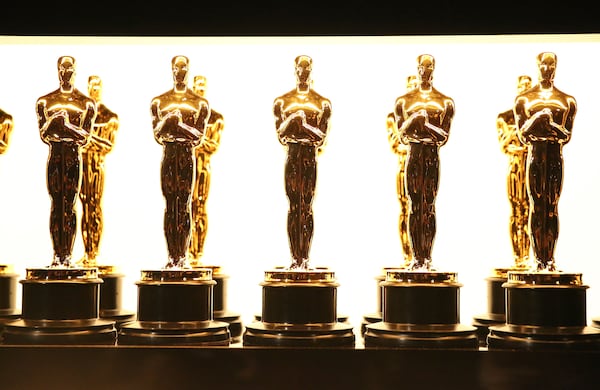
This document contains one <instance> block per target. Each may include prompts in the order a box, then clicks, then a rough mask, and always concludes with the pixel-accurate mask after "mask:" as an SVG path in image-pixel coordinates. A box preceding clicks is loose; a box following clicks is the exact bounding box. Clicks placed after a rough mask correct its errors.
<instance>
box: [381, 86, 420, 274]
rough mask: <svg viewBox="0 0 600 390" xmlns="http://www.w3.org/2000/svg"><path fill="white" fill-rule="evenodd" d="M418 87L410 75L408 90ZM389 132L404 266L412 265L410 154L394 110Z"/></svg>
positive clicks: (390, 115)
mask: <svg viewBox="0 0 600 390" xmlns="http://www.w3.org/2000/svg"><path fill="white" fill-rule="evenodd" d="M416 87H417V76H412V75H411V76H408V78H407V80H406V91H407V92H410V91H412V90H414V89H415V88H416ZM386 125H387V134H388V140H389V142H390V146H391V148H392V151H393V152H394V153H395V154H396V155H398V174H397V177H396V189H397V193H398V201H399V203H400V217H399V223H398V228H399V232H400V243H401V245H402V255H403V257H404V264H403V266H405V267H407V266H409V265H410V262H411V260H412V251H411V248H410V238H409V235H408V210H409V207H408V194H407V193H406V187H405V185H404V182H405V176H406V156H407V155H408V145H407V144H406V143H404V142H403V139H402V137H400V135H399V134H398V127H397V126H396V125H397V123H396V117H395V116H394V113H393V112H390V113H389V114H388V116H387V121H386Z"/></svg>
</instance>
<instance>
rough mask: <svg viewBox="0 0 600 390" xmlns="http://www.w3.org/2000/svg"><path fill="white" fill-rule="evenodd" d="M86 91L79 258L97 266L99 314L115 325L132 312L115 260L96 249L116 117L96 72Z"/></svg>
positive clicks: (101, 227) (99, 236) (84, 264)
mask: <svg viewBox="0 0 600 390" xmlns="http://www.w3.org/2000/svg"><path fill="white" fill-rule="evenodd" d="M88 95H89V96H90V97H91V98H92V99H94V101H95V102H96V107H97V115H96V119H95V120H94V124H93V125H92V131H91V135H90V141H89V142H88V144H87V145H85V146H84V147H83V149H82V163H83V164H82V181H81V190H80V191H79V199H80V201H81V210H82V215H81V236H82V238H83V246H84V250H85V254H84V256H83V257H82V258H81V260H80V261H79V263H78V264H79V265H81V266H83V267H96V268H98V272H99V277H100V278H101V279H102V281H103V283H102V284H101V285H100V318H103V319H107V320H113V321H115V323H116V326H117V328H118V327H119V326H120V325H121V324H122V323H124V322H127V321H132V320H134V317H135V315H134V313H133V312H131V311H128V310H124V309H123V308H122V304H121V301H122V285H123V277H124V275H123V274H122V273H120V272H119V271H118V267H117V266H116V265H114V264H99V263H98V251H99V247H100V240H101V238H102V232H103V227H104V222H103V221H104V212H103V209H102V195H103V193H104V177H105V166H104V161H105V158H106V155H107V154H108V153H110V152H111V151H112V149H113V145H114V142H115V136H116V132H117V130H118V129H119V117H118V115H117V114H115V113H114V112H113V111H111V110H110V109H108V107H106V106H105V105H104V103H103V102H102V79H101V78H100V77H98V76H96V75H92V76H90V77H89V78H88Z"/></svg>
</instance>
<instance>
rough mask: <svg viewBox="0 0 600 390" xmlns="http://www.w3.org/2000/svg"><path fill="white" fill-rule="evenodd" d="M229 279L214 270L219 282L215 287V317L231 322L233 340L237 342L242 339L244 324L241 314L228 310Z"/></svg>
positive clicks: (214, 277) (216, 319) (218, 319)
mask: <svg viewBox="0 0 600 390" xmlns="http://www.w3.org/2000/svg"><path fill="white" fill-rule="evenodd" d="M227 279H229V277H228V276H227V275H225V274H223V273H221V272H218V273H214V271H213V280H214V281H215V282H217V284H215V285H214V287H213V319H214V320H215V321H221V322H226V323H228V324H229V333H230V334H231V341H232V342H234V343H236V342H239V341H241V339H242V332H243V326H242V320H241V317H240V314H239V313H234V312H231V311H229V310H227V291H228V288H227V285H228V283H227Z"/></svg>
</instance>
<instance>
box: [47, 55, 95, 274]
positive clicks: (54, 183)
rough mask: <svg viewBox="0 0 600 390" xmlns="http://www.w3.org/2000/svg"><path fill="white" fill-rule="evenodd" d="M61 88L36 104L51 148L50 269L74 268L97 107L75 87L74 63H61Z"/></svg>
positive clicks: (69, 60)
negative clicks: (84, 158)
mask: <svg viewBox="0 0 600 390" xmlns="http://www.w3.org/2000/svg"><path fill="white" fill-rule="evenodd" d="M58 79H59V83H60V87H59V88H58V89H57V90H55V91H53V92H50V93H49V94H47V95H44V96H42V97H40V98H39V99H38V100H37V105H36V108H37V117H38V124H39V129H40V137H41V138H42V141H44V142H45V143H46V144H48V146H49V147H50V155H49V157H48V167H47V173H48V176H47V185H48V192H49V194H50V198H51V201H52V206H51V211H50V233H51V236H52V245H53V248H54V257H53V260H52V264H51V267H71V266H73V265H74V264H72V263H71V255H72V251H73V244H74V242H75V234H76V228H77V216H76V213H75V201H76V198H77V194H78V192H79V189H80V186H81V149H82V147H83V146H85V145H86V144H87V143H88V141H89V139H90V132H91V130H92V124H93V123H94V119H95V117H96V103H95V102H94V100H93V99H91V98H90V97H88V96H85V95H84V94H83V93H81V92H80V91H79V90H78V89H76V88H75V86H74V81H75V59H74V58H73V57H70V56H63V57H60V58H59V59H58Z"/></svg>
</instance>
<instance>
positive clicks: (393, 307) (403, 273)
mask: <svg viewBox="0 0 600 390" xmlns="http://www.w3.org/2000/svg"><path fill="white" fill-rule="evenodd" d="M381 286H382V287H383V313H382V321H380V322H375V323H371V324H366V325H365V332H364V335H363V337H364V343H365V347H367V348H371V347H375V348H466V349H477V348H478V347H479V342H478V338H477V334H476V328H475V327H472V326H466V325H461V324H460V323H459V322H460V305H459V302H460V298H459V289H460V287H461V285H460V284H459V283H457V282H456V274H455V273H448V272H435V271H408V270H404V269H396V270H394V269H389V270H387V273H386V280H385V281H384V282H381Z"/></svg>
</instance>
